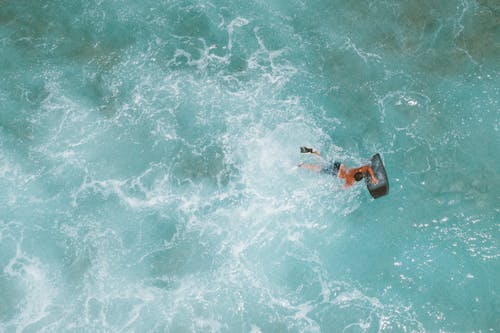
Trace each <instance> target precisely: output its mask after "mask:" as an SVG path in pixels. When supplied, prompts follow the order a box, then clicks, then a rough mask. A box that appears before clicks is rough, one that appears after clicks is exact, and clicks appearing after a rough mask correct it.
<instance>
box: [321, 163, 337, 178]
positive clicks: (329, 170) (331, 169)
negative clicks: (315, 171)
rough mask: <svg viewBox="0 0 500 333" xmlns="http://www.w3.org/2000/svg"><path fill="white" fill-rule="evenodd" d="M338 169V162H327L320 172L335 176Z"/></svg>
mask: <svg viewBox="0 0 500 333" xmlns="http://www.w3.org/2000/svg"><path fill="white" fill-rule="evenodd" d="M339 170H340V162H333V163H331V162H330V163H328V164H327V165H325V167H323V169H321V173H326V174H329V175H332V176H337V175H338V173H339Z"/></svg>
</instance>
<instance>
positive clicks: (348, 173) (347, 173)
mask: <svg viewBox="0 0 500 333" xmlns="http://www.w3.org/2000/svg"><path fill="white" fill-rule="evenodd" d="M310 154H313V155H316V156H317V157H319V158H320V159H321V160H323V158H322V157H321V155H320V154H319V152H318V151H317V150H313V151H312V152H311V153H310ZM299 167H300V168H303V169H307V170H310V171H314V172H321V170H323V166H322V165H318V164H303V163H302V164H299ZM358 172H361V173H362V174H363V175H364V174H366V173H368V174H369V175H370V177H371V181H372V183H373V184H377V183H378V180H377V178H376V177H375V174H374V173H373V169H372V168H371V167H370V166H369V165H368V164H366V165H362V166H360V167H358V168H351V169H348V168H346V167H345V165H344V164H341V165H340V168H339V172H338V174H337V177H338V178H339V179H343V180H345V184H344V188H348V187H351V186H352V185H354V184H355V183H356V178H355V175H356V173H358Z"/></svg>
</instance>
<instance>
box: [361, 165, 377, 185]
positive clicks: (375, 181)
mask: <svg viewBox="0 0 500 333" xmlns="http://www.w3.org/2000/svg"><path fill="white" fill-rule="evenodd" d="M364 169H365V170H363V172H365V171H368V173H369V174H370V177H371V178H372V183H373V184H377V183H378V179H377V178H376V177H375V174H374V173H373V169H372V168H371V167H370V166H366V167H365V168H364Z"/></svg>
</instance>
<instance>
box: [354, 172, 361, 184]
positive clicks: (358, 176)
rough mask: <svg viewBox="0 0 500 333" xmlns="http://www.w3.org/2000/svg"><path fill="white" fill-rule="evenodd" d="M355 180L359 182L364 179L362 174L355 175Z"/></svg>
mask: <svg viewBox="0 0 500 333" xmlns="http://www.w3.org/2000/svg"><path fill="white" fill-rule="evenodd" d="M354 179H355V180H356V181H357V182H359V181H360V180H361V179H363V174H362V173H361V172H356V173H355V174H354Z"/></svg>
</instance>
